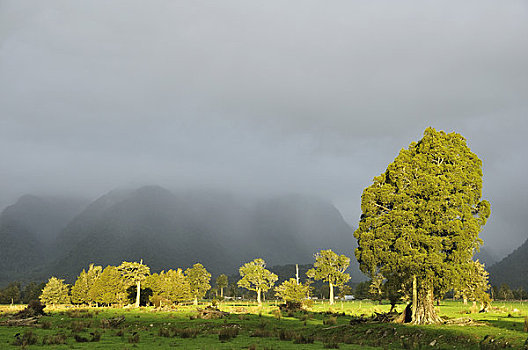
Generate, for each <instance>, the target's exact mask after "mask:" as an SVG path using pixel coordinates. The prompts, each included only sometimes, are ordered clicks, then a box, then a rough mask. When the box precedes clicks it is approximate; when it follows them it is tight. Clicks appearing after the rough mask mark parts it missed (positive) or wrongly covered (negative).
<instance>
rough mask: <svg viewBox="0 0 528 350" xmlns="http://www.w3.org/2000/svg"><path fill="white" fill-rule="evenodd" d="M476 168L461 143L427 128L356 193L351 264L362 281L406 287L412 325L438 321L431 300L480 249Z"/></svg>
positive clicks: (482, 214)
mask: <svg viewBox="0 0 528 350" xmlns="http://www.w3.org/2000/svg"><path fill="white" fill-rule="evenodd" d="M481 166H482V163H481V161H480V159H479V158H478V157H477V156H476V155H475V154H474V153H473V152H471V150H470V149H469V147H468V146H467V144H466V140H465V139H464V138H463V137H462V136H461V135H459V134H456V133H450V134H446V133H445V132H443V131H436V130H435V129H432V128H428V129H426V130H425V132H424V136H423V138H422V139H421V140H420V141H418V142H413V143H411V145H410V146H409V148H408V149H402V150H401V151H400V153H399V155H398V156H397V157H396V159H395V160H394V162H392V163H391V164H389V166H388V167H387V170H386V171H385V172H384V173H383V174H381V175H380V176H377V177H375V178H374V183H373V184H372V185H371V186H369V187H367V188H366V189H365V190H364V191H363V195H362V197H361V210H362V215H361V219H360V222H359V227H358V229H357V230H356V232H355V233H354V236H355V237H356V238H357V239H358V248H357V249H356V258H357V259H358V261H359V263H360V268H361V270H362V271H363V272H364V273H366V274H368V275H370V276H374V275H376V274H381V275H382V276H384V278H385V279H387V280H391V279H395V278H397V279H399V280H400V282H401V283H402V284H405V285H407V286H412V287H411V288H412V291H413V292H412V295H413V308H412V319H413V322H414V323H417V324H424V323H436V322H439V321H441V320H440V318H439V317H438V316H437V315H436V312H435V309H434V300H433V299H434V295H440V294H441V292H444V291H445V290H446V289H447V288H449V287H451V288H453V287H455V286H456V285H457V283H458V282H459V281H460V280H461V279H462V277H461V273H463V272H464V271H468V270H470V267H469V266H470V265H471V264H472V256H473V254H474V251H475V250H476V249H478V248H479V246H480V245H481V244H482V241H481V240H480V239H479V237H478V235H479V232H480V230H481V227H482V226H483V225H484V224H485V223H486V220H487V218H488V217H489V215H490V205H489V203H488V202H487V201H485V200H481V196H482V170H481ZM409 294H410V293H409Z"/></svg>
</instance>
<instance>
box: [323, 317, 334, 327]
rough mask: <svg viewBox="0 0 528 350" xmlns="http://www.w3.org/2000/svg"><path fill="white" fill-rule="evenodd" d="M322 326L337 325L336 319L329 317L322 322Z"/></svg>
mask: <svg viewBox="0 0 528 350" xmlns="http://www.w3.org/2000/svg"><path fill="white" fill-rule="evenodd" d="M323 324H324V325H327V326H334V325H336V324H337V317H335V316H330V317H328V318H327V319H326V320H323Z"/></svg>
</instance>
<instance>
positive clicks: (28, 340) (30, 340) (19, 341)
mask: <svg viewBox="0 0 528 350" xmlns="http://www.w3.org/2000/svg"><path fill="white" fill-rule="evenodd" d="M37 341H38V337H37V336H36V335H35V334H33V331H32V330H27V331H25V332H24V334H23V335H22V336H20V334H19V333H18V334H17V335H15V340H13V345H18V346H23V347H26V346H29V345H34V344H36V343H37Z"/></svg>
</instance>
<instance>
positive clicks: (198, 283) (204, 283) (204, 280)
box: [185, 263, 211, 305]
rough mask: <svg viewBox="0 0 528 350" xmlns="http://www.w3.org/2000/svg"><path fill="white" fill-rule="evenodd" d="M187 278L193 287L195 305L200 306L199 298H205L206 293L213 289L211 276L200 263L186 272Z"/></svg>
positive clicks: (192, 293)
mask: <svg viewBox="0 0 528 350" xmlns="http://www.w3.org/2000/svg"><path fill="white" fill-rule="evenodd" d="M185 276H186V277H187V281H188V282H189V284H190V285H191V295H192V296H193V298H194V305H198V298H203V297H204V296H205V293H207V291H208V290H209V289H211V285H210V284H209V282H210V281H211V274H210V273H209V272H208V271H207V270H206V269H205V267H204V266H203V265H202V264H200V263H198V264H194V265H193V267H191V268H188V269H187V270H185Z"/></svg>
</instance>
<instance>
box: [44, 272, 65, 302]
mask: <svg viewBox="0 0 528 350" xmlns="http://www.w3.org/2000/svg"><path fill="white" fill-rule="evenodd" d="M68 292H69V286H68V285H67V284H65V283H64V280H62V279H58V278H57V277H51V278H50V279H49V281H48V283H46V285H45V286H44V289H43V290H42V294H41V295H40V301H41V302H42V303H43V304H52V305H55V304H68V303H69V302H70V295H69V293H68Z"/></svg>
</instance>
